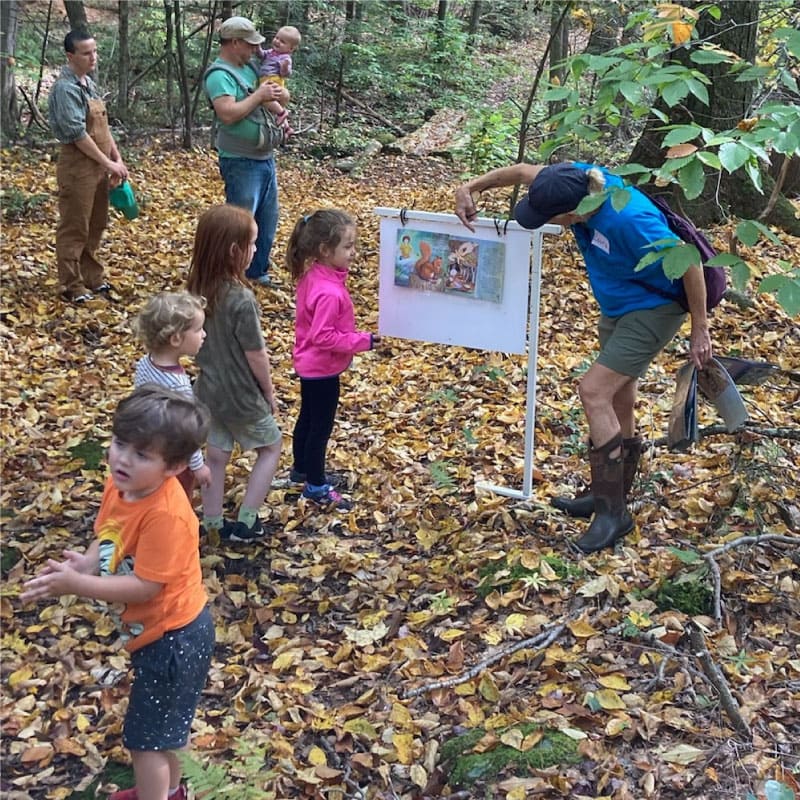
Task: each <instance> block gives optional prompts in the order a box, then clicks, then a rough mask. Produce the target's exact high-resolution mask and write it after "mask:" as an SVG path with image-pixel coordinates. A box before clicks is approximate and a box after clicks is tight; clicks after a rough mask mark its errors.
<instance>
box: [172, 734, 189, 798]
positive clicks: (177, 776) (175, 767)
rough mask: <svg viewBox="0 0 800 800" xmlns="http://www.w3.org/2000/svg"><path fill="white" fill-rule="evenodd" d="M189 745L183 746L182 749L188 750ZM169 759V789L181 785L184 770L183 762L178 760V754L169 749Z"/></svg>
mask: <svg viewBox="0 0 800 800" xmlns="http://www.w3.org/2000/svg"><path fill="white" fill-rule="evenodd" d="M188 749H189V745H186V747H181V750H188ZM167 759H168V760H169V790H170V791H172V790H173V789H177V788H178V786H180V782H181V777H182V776H183V770H182V769H181V762H180V761H178V756H177V754H176V753H175V752H174V751H172V750H168V751H167Z"/></svg>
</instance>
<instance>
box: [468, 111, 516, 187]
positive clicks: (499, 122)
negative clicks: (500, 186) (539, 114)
mask: <svg viewBox="0 0 800 800" xmlns="http://www.w3.org/2000/svg"><path fill="white" fill-rule="evenodd" d="M516 117H517V115H516V111H515V109H514V107H513V106H512V105H511V104H509V103H504V104H503V105H501V106H499V107H498V108H480V109H477V110H476V111H475V113H473V115H472V116H470V118H469V121H468V122H467V126H466V141H465V143H464V144H462V145H461V146H459V147H458V148H457V149H456V150H455V151H454V156H455V158H456V159H457V160H458V161H460V162H463V163H464V165H465V168H466V173H467V174H469V175H477V174H480V173H481V172H487V171H488V170H490V169H495V168H496V167H502V166H505V165H507V164H508V163H509V162H513V160H514V157H515V155H516V148H517V138H518V136H519V121H518V119H517V118H516Z"/></svg>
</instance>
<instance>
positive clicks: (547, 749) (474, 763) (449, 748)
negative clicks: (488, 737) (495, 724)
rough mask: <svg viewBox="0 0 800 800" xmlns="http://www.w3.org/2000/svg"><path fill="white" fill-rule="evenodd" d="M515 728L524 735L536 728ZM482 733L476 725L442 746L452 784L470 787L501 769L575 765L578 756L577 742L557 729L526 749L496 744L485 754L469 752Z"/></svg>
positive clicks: (520, 770) (520, 771)
mask: <svg viewBox="0 0 800 800" xmlns="http://www.w3.org/2000/svg"><path fill="white" fill-rule="evenodd" d="M518 729H519V731H520V732H521V733H522V735H523V736H528V735H530V734H531V733H533V732H534V731H536V730H537V727H536V726H535V725H531V724H526V725H520V726H519V728H518ZM485 734H486V731H485V730H483V729H482V728H476V729H474V730H472V731H469V732H468V733H465V734H463V735H461V736H456V737H455V738H453V739H449V740H448V741H446V742H445V743H444V744H443V745H442V749H441V755H442V763H443V764H444V765H445V766H446V768H447V769H448V770H449V778H448V782H449V783H450V785H451V786H471V785H472V784H473V783H475V782H476V781H478V780H492V779H493V778H496V777H497V776H498V775H499V774H500V773H502V772H504V771H510V772H512V773H514V774H517V775H519V774H524V773H526V772H527V771H528V770H529V769H544V768H545V767H552V766H556V765H559V764H575V763H577V762H578V761H580V759H581V756H580V755H579V753H578V745H577V742H575V740H574V739H570V737H569V736H566V735H565V734H563V733H559V732H558V731H546V732H545V734H544V736H543V737H542V739H541V741H539V742H538V743H537V744H536V745H534V746H533V747H531V748H530V749H529V750H524V751H523V750H517V749H516V748H514V747H509V746H508V745H505V744H498V745H497V747H495V748H493V749H492V750H488V751H486V752H485V753H473V752H471V751H472V749H473V748H474V747H475V745H476V744H477V743H478V742H479V741H480V740H481V739H482V738H483V737H484V735H485Z"/></svg>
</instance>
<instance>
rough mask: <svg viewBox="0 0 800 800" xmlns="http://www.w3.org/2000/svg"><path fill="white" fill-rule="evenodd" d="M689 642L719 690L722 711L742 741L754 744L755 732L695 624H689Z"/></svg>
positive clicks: (710, 681)
mask: <svg viewBox="0 0 800 800" xmlns="http://www.w3.org/2000/svg"><path fill="white" fill-rule="evenodd" d="M689 641H690V642H691V644H692V650H693V651H694V656H695V658H697V660H698V661H699V662H700V666H701V667H702V668H703V672H704V673H705V675H706V677H707V678H708V681H709V683H710V684H711V685H712V686H713V687H714V688H715V689H716V690H717V694H718V695H719V702H720V704H721V705H722V710H723V711H724V712H725V714H726V715H727V716H728V719H729V720H730V721H731V723H732V725H733V728H734V730H735V731H736V733H738V734H739V736H741V737H742V739H746V740H747V741H748V742H752V741H753V732H752V731H751V730H750V726H749V725H748V724H747V722H746V721H745V719H744V717H743V716H742V714H741V712H740V711H739V704H738V703H737V702H736V699H735V698H734V696H733V694H732V693H731V690H730V687H729V686H728V682H727V681H726V680H725V676H724V675H723V674H722V670H720V668H719V667H718V666H717V665H716V664H715V663H714V659H712V658H711V654H710V653H709V652H708V650H707V649H706V643H705V637H704V636H703V632H702V631H701V630H700V628H699V627H698V626H697V624H696V623H694V622H691V623H690V624H689Z"/></svg>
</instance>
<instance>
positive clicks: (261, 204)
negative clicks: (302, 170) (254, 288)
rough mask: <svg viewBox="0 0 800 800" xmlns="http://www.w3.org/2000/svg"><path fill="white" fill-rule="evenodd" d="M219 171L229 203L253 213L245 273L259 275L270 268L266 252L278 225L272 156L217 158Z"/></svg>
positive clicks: (270, 247)
mask: <svg viewBox="0 0 800 800" xmlns="http://www.w3.org/2000/svg"><path fill="white" fill-rule="evenodd" d="M219 172H220V175H222V180H223V181H224V182H225V199H226V201H227V202H228V203H230V204H231V205H235V206H241V207H242V208H246V209H247V210H248V211H252V212H253V217H255V220H256V225H258V238H257V239H256V252H255V254H254V255H253V260H252V261H251V262H250V266H249V267H248V268H247V271H246V272H245V274H246V275H247V277H248V278H253V279H254V278H260V277H261V276H262V275H266V274H267V270H268V269H269V254H270V251H271V250H272V242H273V241H274V240H275V230H276V229H277V227H278V178H277V175H276V174H275V159H274V158H268V159H266V160H265V161H261V160H258V159H254V158H220V160H219Z"/></svg>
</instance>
